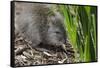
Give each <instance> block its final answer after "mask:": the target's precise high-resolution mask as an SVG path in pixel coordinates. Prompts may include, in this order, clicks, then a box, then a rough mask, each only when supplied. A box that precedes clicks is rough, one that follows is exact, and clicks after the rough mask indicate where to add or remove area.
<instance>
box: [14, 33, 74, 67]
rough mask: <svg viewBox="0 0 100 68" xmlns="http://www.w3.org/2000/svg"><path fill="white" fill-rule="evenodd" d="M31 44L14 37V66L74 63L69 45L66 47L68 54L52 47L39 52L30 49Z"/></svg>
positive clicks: (18, 36) (19, 37) (17, 36)
mask: <svg viewBox="0 0 100 68" xmlns="http://www.w3.org/2000/svg"><path fill="white" fill-rule="evenodd" d="M31 44H32V43H31V42H30V41H27V40H25V39H24V38H23V37H21V36H20V35H16V36H15V49H14V52H15V57H14V58H15V65H16V66H30V65H47V64H65V63H74V51H73V48H72V46H71V45H70V44H68V45H69V46H68V47H67V50H68V51H69V52H68V54H66V53H65V52H63V51H59V49H60V48H53V47H52V48H53V49H51V50H44V51H40V50H37V49H35V48H32V47H31ZM41 45H42V44H41ZM41 45H40V46H41ZM40 49H42V48H40Z"/></svg>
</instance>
